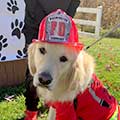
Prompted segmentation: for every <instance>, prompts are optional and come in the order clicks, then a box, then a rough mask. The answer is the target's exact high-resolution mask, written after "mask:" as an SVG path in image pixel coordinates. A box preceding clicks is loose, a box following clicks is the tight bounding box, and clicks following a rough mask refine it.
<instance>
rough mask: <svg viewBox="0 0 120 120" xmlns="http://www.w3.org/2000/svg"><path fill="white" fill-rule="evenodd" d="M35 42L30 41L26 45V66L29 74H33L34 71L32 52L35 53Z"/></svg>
mask: <svg viewBox="0 0 120 120" xmlns="http://www.w3.org/2000/svg"><path fill="white" fill-rule="evenodd" d="M35 48H36V43H31V44H30V45H29V47H28V67H29V70H30V73H31V75H34V74H35V72H36V67H35V62H34V54H35Z"/></svg>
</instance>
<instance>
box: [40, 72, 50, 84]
mask: <svg viewBox="0 0 120 120" xmlns="http://www.w3.org/2000/svg"><path fill="white" fill-rule="evenodd" d="M38 79H39V82H40V84H42V85H45V86H46V85H49V84H50V83H51V82H52V77H51V75H50V74H49V73H47V72H42V73H40V74H39V75H38Z"/></svg>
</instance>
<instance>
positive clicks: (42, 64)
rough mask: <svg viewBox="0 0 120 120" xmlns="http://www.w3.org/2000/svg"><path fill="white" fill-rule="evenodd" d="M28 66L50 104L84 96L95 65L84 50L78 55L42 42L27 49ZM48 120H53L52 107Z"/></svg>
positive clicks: (42, 94) (71, 49) (65, 47)
mask: <svg viewBox="0 0 120 120" xmlns="http://www.w3.org/2000/svg"><path fill="white" fill-rule="evenodd" d="M28 63H29V68H30V72H31V74H32V75H33V76H34V81H33V84H34V85H35V86H36V87H37V92H38V94H39V95H40V96H42V97H43V98H44V99H45V100H46V101H52V102H55V101H60V102H65V101H73V100H74V99H75V98H76V96H77V95H78V94H79V93H81V94H84V91H85V90H86V89H87V88H88V86H89V85H90V83H91V80H92V75H93V73H94V66H95V64H94V59H93V57H92V56H90V55H88V54H87V53H86V52H85V51H84V50H82V51H80V52H79V51H77V50H76V49H75V48H72V47H69V46H66V45H59V44H58V45H56V44H49V43H44V42H39V43H32V44H31V45H30V46H29V49H28ZM101 89H103V88H101ZM105 94H106V93H105ZM93 96H94V93H93ZM96 98H97V97H96ZM112 99H113V98H112ZM85 101H86V100H85ZM94 101H95V100H94ZM95 102H96V101H95ZM87 104H89V103H86V105H87ZM114 104H115V105H116V103H114ZM88 107H89V106H88ZM93 107H95V106H94V105H93ZM100 107H102V106H100ZM103 107H104V106H103ZM104 108H105V107H104ZM106 108H107V107H106ZM106 108H105V109H106ZM90 109H91V110H92V108H90ZM96 109H97V108H96ZM108 109H110V108H108ZM116 109H117V107H116ZM83 112H84V110H83ZM98 113H99V111H98ZM92 114H94V113H92ZM112 114H113V112H112ZM86 116H87V115H86ZM48 117H49V118H48V119H49V120H55V109H54V108H53V107H51V108H50V112H49V116H48ZM66 120H68V119H66ZM71 120H73V119H71ZM90 120H91V119H90ZM95 120H96V119H95ZM99 120H100V119H99ZM102 120H107V119H102ZM116 120H117V119H116Z"/></svg>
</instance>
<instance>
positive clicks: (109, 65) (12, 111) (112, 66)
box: [0, 38, 120, 120]
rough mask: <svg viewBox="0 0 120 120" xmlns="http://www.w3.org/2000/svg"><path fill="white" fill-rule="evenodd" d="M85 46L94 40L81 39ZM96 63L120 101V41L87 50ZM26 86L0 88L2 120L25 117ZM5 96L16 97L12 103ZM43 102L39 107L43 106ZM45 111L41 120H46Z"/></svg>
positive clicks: (0, 117) (101, 44)
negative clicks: (24, 94)
mask: <svg viewBox="0 0 120 120" xmlns="http://www.w3.org/2000/svg"><path fill="white" fill-rule="evenodd" d="M80 41H82V42H84V45H85V46H87V45H90V44H91V43H93V41H94V39H92V38H80ZM87 52H88V53H89V54H91V55H92V56H93V57H94V58H95V61H96V69H95V70H96V74H97V76H98V77H99V78H100V79H101V80H102V81H103V83H104V84H105V86H106V87H107V88H108V90H109V91H110V92H111V94H113V96H115V97H116V99H117V100H118V101H120V39H114V38H105V39H103V40H102V41H101V42H99V43H97V44H96V45H94V46H93V47H91V48H90V49H88V50H87ZM24 91H25V87H24V84H22V85H20V86H17V87H11V88H0V120H20V119H22V118H23V117H24V111H25V98H24V96H23V93H24ZM5 95H15V97H14V99H13V100H12V101H10V102H8V101H6V100H5V99H4V97H5ZM41 105H42V104H41V102H40V103H39V106H41ZM46 116H47V113H46V111H45V113H44V115H43V117H42V118H39V119H40V120H46Z"/></svg>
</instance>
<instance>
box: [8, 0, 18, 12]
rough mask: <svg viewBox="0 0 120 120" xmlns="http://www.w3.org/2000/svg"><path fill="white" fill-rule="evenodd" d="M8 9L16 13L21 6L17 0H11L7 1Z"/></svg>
mask: <svg viewBox="0 0 120 120" xmlns="http://www.w3.org/2000/svg"><path fill="white" fill-rule="evenodd" d="M7 5H8V7H7V9H8V10H9V11H10V12H12V13H13V14H15V12H16V11H18V10H19V8H18V7H17V1H16V0H14V1H13V0H10V2H7Z"/></svg>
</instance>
